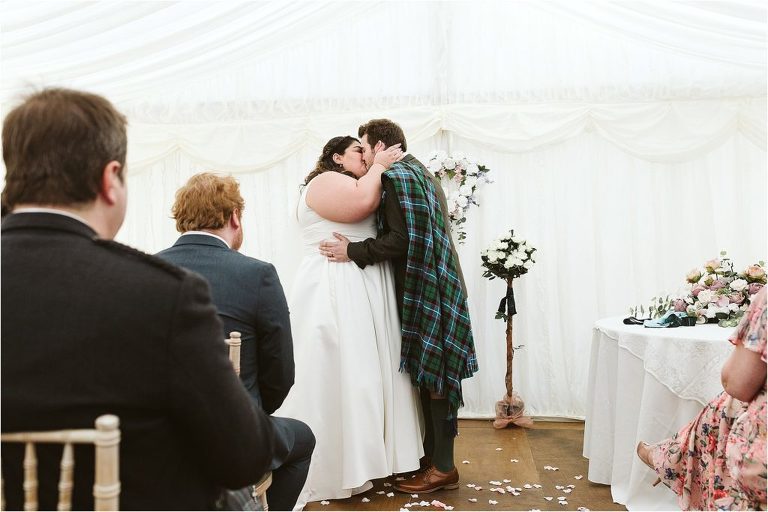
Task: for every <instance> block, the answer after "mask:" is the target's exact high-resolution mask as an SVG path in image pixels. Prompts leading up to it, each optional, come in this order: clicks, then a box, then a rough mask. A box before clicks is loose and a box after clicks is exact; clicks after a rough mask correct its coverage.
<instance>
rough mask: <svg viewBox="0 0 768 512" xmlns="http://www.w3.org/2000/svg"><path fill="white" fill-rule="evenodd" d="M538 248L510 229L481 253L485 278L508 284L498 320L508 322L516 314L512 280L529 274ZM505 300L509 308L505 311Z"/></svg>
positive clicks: (497, 316)
mask: <svg viewBox="0 0 768 512" xmlns="http://www.w3.org/2000/svg"><path fill="white" fill-rule="evenodd" d="M534 252H536V248H535V247H533V246H531V245H529V244H528V242H527V241H526V240H524V239H522V238H520V237H518V236H515V232H514V230H512V229H510V230H508V231H504V232H503V233H501V234H500V235H499V236H498V237H497V238H496V240H494V241H493V242H491V243H490V244H488V248H487V249H484V250H482V251H480V257H481V258H482V260H483V267H485V270H484V271H483V277H487V278H488V279H491V280H493V279H495V278H497V277H498V278H500V279H503V280H504V281H506V282H507V296H506V298H505V299H504V300H502V303H501V304H500V305H499V310H498V311H497V312H496V318H500V319H502V320H504V321H507V319H508V317H509V316H510V315H514V314H515V298H514V292H513V291H512V280H513V279H515V278H517V277H520V276H522V275H523V274H527V273H528V271H529V270H531V268H532V267H533V264H534V263H536V260H534V259H533V253H534ZM505 300H506V301H507V303H508V304H509V308H508V309H507V310H506V312H505V310H504V304H505Z"/></svg>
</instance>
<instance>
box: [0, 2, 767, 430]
mask: <svg viewBox="0 0 768 512" xmlns="http://www.w3.org/2000/svg"><path fill="white" fill-rule="evenodd" d="M0 8H1V9H2V16H0V38H1V39H0V43H1V44H2V54H1V56H2V76H1V78H0V100H2V108H3V112H4V113H5V112H7V110H8V108H9V106H11V105H12V104H13V103H14V102H15V101H17V100H18V98H19V97H20V96H22V95H23V94H24V93H26V92H28V91H30V90H33V89H34V88H39V87H42V86H50V85H60V86H67V87H75V88H81V89H87V90H90V91H93V92H97V93H101V94H104V95H106V96H107V97H109V98H110V99H111V100H112V101H113V102H115V103H116V104H117V105H118V106H119V107H120V108H121V110H123V111H124V112H125V113H126V114H127V115H128V116H129V120H130V132H129V145H130V147H129V154H128V160H129V167H128V168H129V174H130V179H129V190H130V205H129V212H128V217H127V219H126V223H125V226H124V227H123V229H122V231H121V232H120V234H119V235H118V239H120V240H121V241H123V242H126V243H129V244H131V245H134V246H137V247H139V248H141V249H144V250H146V251H149V252H153V251H157V250H160V249H162V248H164V247H166V246H168V245H170V244H171V243H172V242H173V241H174V239H175V233H174V231H173V223H172V221H171V220H170V219H169V216H170V213H169V212H170V206H171V203H172V201H173V194H174V192H175V190H176V188H177V187H178V186H180V185H181V184H182V183H183V182H184V181H185V180H186V179H187V178H188V177H189V176H191V175H192V174H193V173H195V172H198V171H200V170H204V169H215V170H219V171H224V172H231V173H236V174H237V176H238V179H240V180H241V183H242V187H243V194H244V197H245V199H246V213H245V221H246V226H247V228H248V229H247V233H246V240H245V244H244V247H243V251H244V252H245V253H246V254H249V255H252V256H255V257H259V258H262V259H265V260H269V261H271V262H274V263H275V264H276V266H277V267H278V269H279V271H280V274H281V277H282V279H283V281H284V283H285V285H286V287H290V285H291V284H292V282H293V276H294V272H295V268H296V265H297V263H298V253H297V252H296V251H297V250H298V240H297V238H296V237H297V236H298V234H297V228H296V226H295V224H294V223H293V221H292V219H291V215H290V214H291V211H292V202H293V201H294V200H295V196H296V190H297V184H298V183H299V181H300V180H301V179H302V177H303V176H304V175H305V174H306V173H307V172H308V171H309V169H310V168H311V166H312V164H313V161H314V160H315V159H316V156H317V154H318V153H319V151H320V148H321V147H322V144H323V143H324V142H325V141H326V140H327V139H329V138H330V137H332V136H335V135H339V134H347V133H352V134H354V133H355V132H356V127H357V126H358V125H359V124H360V123H361V122H364V121H366V120H367V119H370V118H373V117H391V118H392V119H395V120H397V121H398V122H399V123H401V125H402V126H403V128H404V129H405V131H406V135H407V137H408V140H409V143H410V148H409V149H410V150H411V151H412V152H413V153H414V154H415V155H416V156H417V157H424V156H425V155H426V153H427V152H428V151H430V150H432V149H445V150H449V151H451V150H454V151H456V150H461V151H464V152H469V153H471V154H472V155H474V156H475V157H477V158H479V159H481V160H482V161H484V162H485V163H486V164H487V165H488V166H489V167H490V168H491V169H492V170H493V171H494V174H495V176H496V183H494V184H492V185H487V186H485V188H484V189H483V191H482V193H481V202H482V206H481V207H480V208H479V209H477V210H473V211H472V212H471V213H470V215H469V220H468V230H469V240H468V243H467V244H466V245H465V246H463V247H461V249H460V254H461V258H462V265H463V267H464V268H465V269H466V272H467V283H468V287H469V292H470V303H471V308H472V309H471V313H472V319H473V324H474V326H475V335H476V344H477V348H478V355H479V358H480V363H481V372H480V373H479V374H478V375H477V376H476V377H475V378H473V379H471V380H470V381H467V383H466V385H465V393H466V402H467V404H466V407H465V409H464V414H465V415H466V416H490V415H492V413H493V403H494V401H495V400H496V399H498V398H499V397H500V396H501V394H502V393H503V390H504V368H503V355H502V354H503V353H504V347H503V339H504V334H503V325H502V324H501V322H499V321H494V320H493V310H494V309H495V308H494V307H495V305H496V304H497V301H498V299H499V298H500V297H501V295H502V293H503V290H502V289H500V287H499V286H500V285H498V282H497V281H494V282H488V281H487V280H485V279H483V278H482V277H481V271H480V267H479V256H478V252H479V250H480V249H481V248H482V247H483V246H484V245H485V244H487V243H488V242H490V241H491V240H492V239H493V237H494V236H495V235H496V234H497V232H499V231H501V230H503V229H505V228H508V227H513V228H516V229H518V230H520V232H521V233H522V234H523V235H524V236H526V237H528V238H530V239H531V240H532V241H533V243H534V245H536V246H537V247H538V248H539V263H538V264H537V266H536V267H535V268H534V270H533V271H532V272H531V273H529V274H528V275H526V276H525V277H524V278H522V279H521V280H520V282H519V283H518V285H516V286H517V295H518V302H519V310H520V314H519V315H518V316H517V317H515V322H516V324H515V325H516V328H515V333H516V336H518V343H521V344H524V345H525V347H524V348H523V349H522V350H521V351H520V352H519V353H518V356H517V358H516V365H517V366H516V373H515V384H516V386H517V388H518V389H519V391H520V392H521V394H522V395H523V397H524V398H525V400H526V403H527V405H528V408H529V410H530V412H531V413H533V414H536V415H541V416H568V417H581V416H583V414H584V405H585V402H586V400H585V397H584V393H585V391H586V374H587V370H588V361H589V346H590V340H591V325H592V323H593V322H594V320H596V319H597V318H599V317H602V316H606V315H616V314H622V313H623V312H624V311H626V310H627V308H628V307H629V306H630V305H633V304H635V303H638V302H639V301H643V300H647V299H648V298H650V297H651V296H653V295H656V294H658V292H659V291H663V290H668V291H674V290H675V289H676V288H677V287H678V286H679V285H680V284H681V283H680V281H681V279H682V276H683V275H684V273H685V271H687V270H688V269H689V267H693V266H695V265H697V264H699V263H700V262H701V261H703V260H705V259H708V258H709V257H712V256H714V255H716V254H717V252H718V251H719V250H720V249H722V248H727V249H729V251H730V252H731V254H732V255H733V256H734V258H735V259H736V262H737V264H738V265H746V264H747V263H750V262H751V261H752V260H757V259H761V258H765V256H766V245H767V244H766V201H765V192H766V8H765V7H764V5H763V3H762V2H757V1H755V2H753V1H729V2H717V1H714V2H694V1H682V2H637V1H624V2H602V1H600V2H599V1H595V2H579V1H575V2H573V1H570V2H569V1H566V0H563V1H553V2H546V1H517V2H503V1H476V2H450V1H442V2H419V1H408V2H365V1H363V2H338V1H337V2H321V1H313V2H276V1H270V2H233V1H221V2H196V1H184V2H158V1H145V2H127V1H104V2H69V1H61V2H58V1H57V2H34V1H31V2H30V1H24V2H21V1H5V2H3V3H2V5H1V7H0ZM495 303H496V304H495ZM292 314H293V315H294V317H297V318H298V319H300V318H301V311H293V312H292Z"/></svg>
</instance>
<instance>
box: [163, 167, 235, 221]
mask: <svg viewBox="0 0 768 512" xmlns="http://www.w3.org/2000/svg"><path fill="white" fill-rule="evenodd" d="M244 207H245V201H243V198H242V196H241V195H240V185H239V184H238V183H237V180H236V179H235V178H233V177H232V176H220V175H216V174H214V173H211V172H201V173H199V174H195V175H194V176H192V177H191V178H189V181H188V182H187V183H186V185H184V186H183V187H181V188H180V189H179V190H177V191H176V201H175V202H174V203H173V208H172V209H171V213H172V214H173V218H174V219H175V220H176V230H177V231H178V232H179V233H186V232H187V231H199V230H201V229H221V228H223V227H224V225H225V224H226V223H227V221H228V220H229V218H230V217H231V216H232V213H233V212H234V211H235V210H237V211H238V212H239V213H240V215H242V214H243V208H244Z"/></svg>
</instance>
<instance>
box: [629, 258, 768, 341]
mask: <svg viewBox="0 0 768 512" xmlns="http://www.w3.org/2000/svg"><path fill="white" fill-rule="evenodd" d="M685 279H686V284H685V286H684V288H683V291H682V293H680V294H678V295H677V296H669V295H668V296H666V297H663V298H662V297H658V298H657V297H654V298H653V299H651V304H650V305H649V306H648V309H647V312H648V315H649V316H650V317H651V318H658V317H660V316H662V315H664V314H666V313H667V312H668V311H670V310H671V311H673V312H674V313H675V314H678V315H687V316H689V317H693V318H695V319H696V323H699V324H703V323H707V322H711V323H718V325H720V326H721V327H735V326H736V325H738V323H739V320H740V319H741V316H742V315H743V314H744V312H745V311H746V310H747V309H748V308H749V304H750V302H751V301H752V297H753V296H754V295H755V294H756V293H757V292H758V291H759V290H760V288H762V287H763V286H765V284H766V272H765V262H763V261H759V262H758V263H755V264H753V265H750V266H748V267H747V268H745V269H744V270H743V271H741V272H736V271H735V270H734V266H733V262H732V261H731V259H730V258H728V256H727V253H726V252H725V251H722V252H721V253H720V257H718V258H714V259H711V260H709V261H707V262H706V263H704V266H703V267H701V268H694V269H693V270H691V271H690V272H688V275H687V276H686V277H685ZM630 313H631V314H634V316H635V317H637V316H638V315H637V313H639V314H640V315H641V316H642V315H644V314H645V308H644V307H643V306H640V307H639V308H633V309H631V310H630Z"/></svg>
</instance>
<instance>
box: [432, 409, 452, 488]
mask: <svg viewBox="0 0 768 512" xmlns="http://www.w3.org/2000/svg"><path fill="white" fill-rule="evenodd" d="M430 402H431V403H430V410H431V413H432V429H433V431H434V435H435V440H434V443H435V450H434V452H433V453H432V464H433V465H434V466H435V467H436V468H437V469H439V470H440V471H442V472H443V473H447V472H448V471H451V470H452V469H453V468H454V464H453V441H454V437H453V427H452V424H451V421H449V420H447V419H446V418H447V417H448V412H449V409H448V408H449V405H448V399H447V398H438V399H434V398H433V399H431V400H430Z"/></svg>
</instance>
